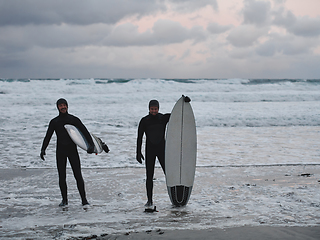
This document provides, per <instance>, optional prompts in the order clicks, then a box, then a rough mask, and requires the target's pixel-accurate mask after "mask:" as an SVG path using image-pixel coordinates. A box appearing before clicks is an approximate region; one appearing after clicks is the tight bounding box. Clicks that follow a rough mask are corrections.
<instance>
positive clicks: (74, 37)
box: [0, 24, 111, 54]
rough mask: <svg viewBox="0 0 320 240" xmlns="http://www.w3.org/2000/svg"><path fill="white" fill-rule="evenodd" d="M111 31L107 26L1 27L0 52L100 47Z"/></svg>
mask: <svg viewBox="0 0 320 240" xmlns="http://www.w3.org/2000/svg"><path fill="white" fill-rule="evenodd" d="M110 31H111V27H110V26H109V25H104V24H97V25H91V26H90V28H87V27H86V26H70V25H53V26H50V27H48V26H45V25H41V26H34V25H28V26H23V27H22V26H14V27H2V29H1V35H0V52H1V53H3V54H4V53H6V52H11V53H14V52H23V51H26V50H27V49H29V48H32V47H35V46H39V47H43V48H66V47H79V46H84V45H99V44H100V45H101V42H102V40H103V39H104V37H105V35H107V34H108V33H109V32H110Z"/></svg>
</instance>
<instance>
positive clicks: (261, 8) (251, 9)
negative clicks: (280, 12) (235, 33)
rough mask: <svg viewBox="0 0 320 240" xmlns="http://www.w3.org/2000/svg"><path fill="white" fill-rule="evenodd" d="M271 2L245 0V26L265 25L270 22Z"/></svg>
mask: <svg viewBox="0 0 320 240" xmlns="http://www.w3.org/2000/svg"><path fill="white" fill-rule="evenodd" d="M270 9H271V4H270V2H263V1H256V0H245V2H244V9H243V17H244V23H245V24H255V25H264V24H265V23H267V22H268V21H269V16H270V14H269V13H270Z"/></svg>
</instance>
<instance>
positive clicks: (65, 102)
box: [57, 98, 68, 109]
mask: <svg viewBox="0 0 320 240" xmlns="http://www.w3.org/2000/svg"><path fill="white" fill-rule="evenodd" d="M62 103H64V104H66V105H67V107H68V102H67V100H65V99H64V98H60V99H58V101H57V108H58V106H59V104H62ZM58 109H59V108H58Z"/></svg>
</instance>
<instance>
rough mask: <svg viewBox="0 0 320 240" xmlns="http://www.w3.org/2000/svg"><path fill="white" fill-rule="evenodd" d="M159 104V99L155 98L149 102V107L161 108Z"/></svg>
mask: <svg viewBox="0 0 320 240" xmlns="http://www.w3.org/2000/svg"><path fill="white" fill-rule="evenodd" d="M159 106H160V104H159V102H158V100H155V99H153V100H151V101H150V102H149V108H150V107H157V108H159Z"/></svg>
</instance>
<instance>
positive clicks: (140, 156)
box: [137, 153, 144, 164]
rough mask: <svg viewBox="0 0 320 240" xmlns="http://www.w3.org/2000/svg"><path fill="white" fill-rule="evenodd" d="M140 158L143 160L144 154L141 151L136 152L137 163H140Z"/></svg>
mask: <svg viewBox="0 0 320 240" xmlns="http://www.w3.org/2000/svg"><path fill="white" fill-rule="evenodd" d="M141 159H143V160H144V156H143V155H142V153H137V161H138V163H141V164H142V160H141Z"/></svg>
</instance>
